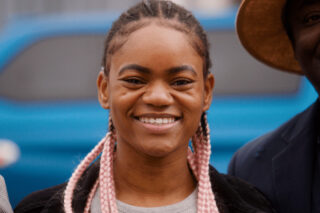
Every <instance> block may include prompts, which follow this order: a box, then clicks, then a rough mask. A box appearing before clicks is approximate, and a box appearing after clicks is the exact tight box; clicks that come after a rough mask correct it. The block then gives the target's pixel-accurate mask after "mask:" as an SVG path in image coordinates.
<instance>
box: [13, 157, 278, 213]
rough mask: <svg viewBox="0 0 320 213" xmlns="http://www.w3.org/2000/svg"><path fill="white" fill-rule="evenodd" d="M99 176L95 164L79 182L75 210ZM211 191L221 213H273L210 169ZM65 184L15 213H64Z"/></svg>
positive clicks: (250, 190) (247, 189)
mask: <svg viewBox="0 0 320 213" xmlns="http://www.w3.org/2000/svg"><path fill="white" fill-rule="evenodd" d="M98 173H99V163H98V162H96V163H94V164H93V165H92V166H90V167H89V169H88V170H87V171H86V173H85V174H84V175H83V176H82V178H81V179H80V181H79V183H78V186H77V187H76V192H75V193H74V201H73V208H74V211H75V212H83V209H84V207H85V204H86V199H87V196H88V194H89V192H90V189H91V188H92V186H93V184H94V182H95V180H96V179H97V177H98ZM210 178H211V182H212V183H213V184H212V185H213V186H212V190H213V191H214V193H215V196H216V201H217V205H218V208H219V210H220V213H264V212H268V213H271V212H274V211H273V209H272V207H271V206H270V203H269V202H268V201H267V200H266V199H265V197H264V196H263V195H262V194H261V193H260V192H258V191H257V190H256V189H255V188H254V187H253V186H251V185H249V184H247V183H246V182H244V181H241V180H238V179H237V178H234V177H231V176H228V175H223V174H219V173H218V172H217V171H216V170H215V169H214V168H213V167H210ZM65 187H66V183H64V184H61V185H58V186H54V187H52V188H49V189H44V190H41V191H37V192H34V193H32V194H30V195H29V196H27V197H26V198H24V199H23V200H22V201H21V202H20V203H19V204H18V205H17V207H16V208H15V210H14V212H15V213H31V212H32V213H37V212H41V213H62V212H63V192H64V189H65Z"/></svg>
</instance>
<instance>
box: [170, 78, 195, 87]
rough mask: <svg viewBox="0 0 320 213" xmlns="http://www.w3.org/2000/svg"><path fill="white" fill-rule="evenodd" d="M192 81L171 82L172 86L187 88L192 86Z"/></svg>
mask: <svg viewBox="0 0 320 213" xmlns="http://www.w3.org/2000/svg"><path fill="white" fill-rule="evenodd" d="M193 82H194V81H192V80H190V79H177V80H175V81H173V82H172V84H171V85H172V86H176V87H181V86H187V85H189V84H192V83H193Z"/></svg>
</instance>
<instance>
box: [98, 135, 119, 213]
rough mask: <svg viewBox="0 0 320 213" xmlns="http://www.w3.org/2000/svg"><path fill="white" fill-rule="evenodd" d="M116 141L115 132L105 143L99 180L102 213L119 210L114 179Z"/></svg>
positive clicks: (114, 212)
mask: <svg viewBox="0 0 320 213" xmlns="http://www.w3.org/2000/svg"><path fill="white" fill-rule="evenodd" d="M115 141H116V139H115V134H112V136H111V137H110V141H109V143H106V144H105V146H104V148H103V152H102V155H101V162H100V164H101V167H100V174H99V181H100V189H101V190H100V201H101V212H102V213H117V212H118V209H117V205H116V195H115V187H114V179H113V159H114V145H115Z"/></svg>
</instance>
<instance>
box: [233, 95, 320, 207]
mask: <svg viewBox="0 0 320 213" xmlns="http://www.w3.org/2000/svg"><path fill="white" fill-rule="evenodd" d="M319 105H320V104H319V101H317V102H316V103H314V104H313V105H312V106H310V107H309V108H308V109H307V110H305V111H304V112H302V113H300V114H298V115H296V116H295V117H294V118H292V119H291V120H289V121H288V122H287V123H285V124H283V125H282V126H281V127H279V128H278V129H276V130H275V131H273V132H270V133H269V134H266V135H264V136H262V137H260V138H258V139H256V140H254V141H253V142H251V143H248V144H247V145H245V146H244V147H242V148H241V149H240V150H238V151H237V152H236V153H235V154H234V156H233V158H232V160H231V162H230V165H229V168H228V174H230V175H234V176H236V177H239V178H241V179H243V180H245V181H248V182H249V183H251V184H253V185H254V186H256V187H257V188H258V189H259V190H260V191H262V192H263V193H264V194H265V195H266V196H267V197H268V199H269V200H270V201H271V203H272V205H273V206H274V207H275V208H276V209H277V211H278V212H280V213H309V212H311V192H312V175H313V156H315V154H314V145H315V141H316V137H317V135H318V134H319V133H318V131H317V125H316V122H317V113H318V111H319V107H320V106H319ZM319 205H320V203H319Z"/></svg>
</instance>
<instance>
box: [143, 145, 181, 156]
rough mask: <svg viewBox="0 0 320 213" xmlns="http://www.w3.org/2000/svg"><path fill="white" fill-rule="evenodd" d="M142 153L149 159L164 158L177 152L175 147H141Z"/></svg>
mask: <svg viewBox="0 0 320 213" xmlns="http://www.w3.org/2000/svg"><path fill="white" fill-rule="evenodd" d="M143 150H144V151H143V152H144V153H145V154H146V155H148V156H149V157H155V158H164V157H167V156H169V155H170V154H172V153H174V152H176V151H177V150H178V148H177V147H173V146H158V147H157V146H152V147H143Z"/></svg>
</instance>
